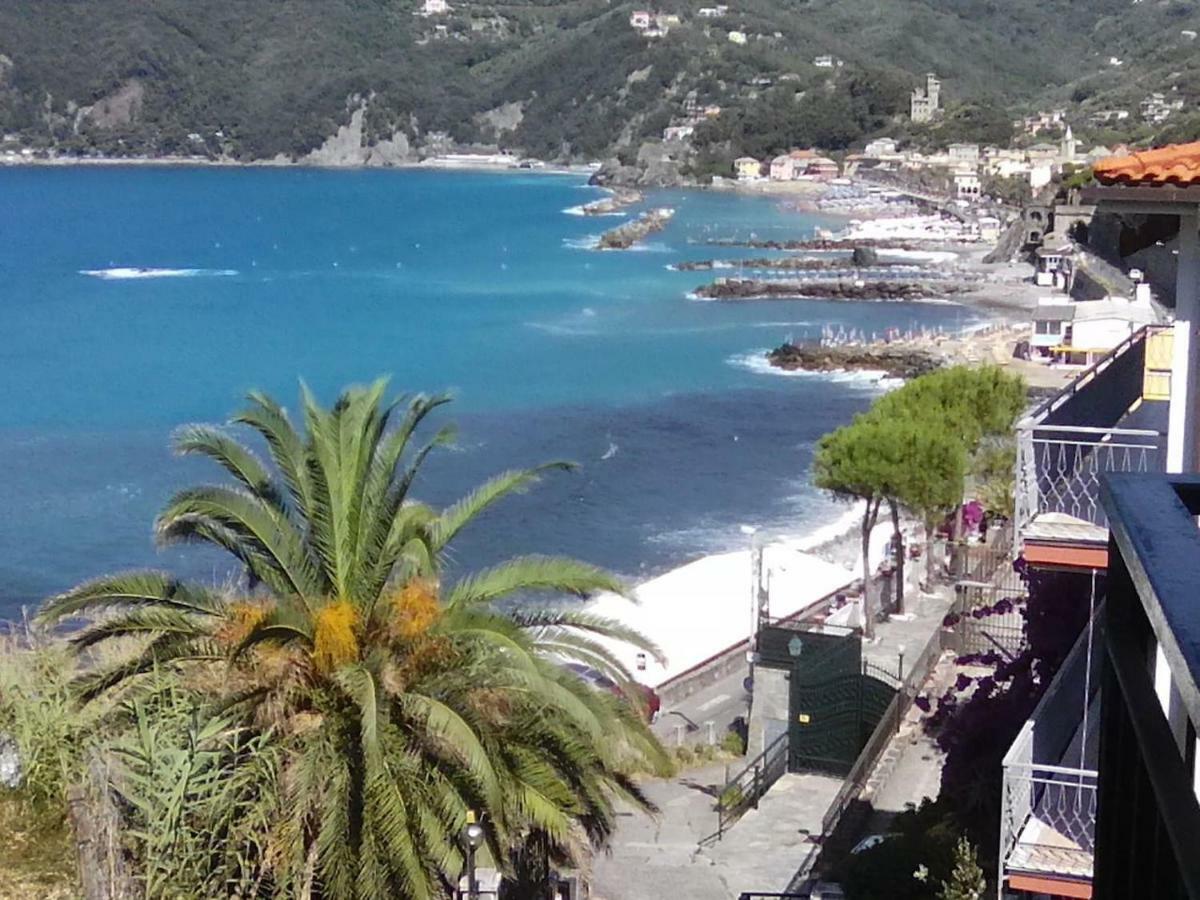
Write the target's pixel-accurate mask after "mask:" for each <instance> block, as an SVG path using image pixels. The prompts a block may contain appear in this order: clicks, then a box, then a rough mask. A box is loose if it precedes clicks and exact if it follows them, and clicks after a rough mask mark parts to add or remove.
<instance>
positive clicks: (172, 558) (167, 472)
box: [0, 167, 974, 618]
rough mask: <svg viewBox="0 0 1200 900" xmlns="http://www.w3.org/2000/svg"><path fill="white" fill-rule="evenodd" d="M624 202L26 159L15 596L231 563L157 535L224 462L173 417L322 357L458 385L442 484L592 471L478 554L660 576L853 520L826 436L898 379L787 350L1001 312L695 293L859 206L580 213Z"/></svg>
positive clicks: (328, 365)
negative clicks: (190, 448) (819, 482)
mask: <svg viewBox="0 0 1200 900" xmlns="http://www.w3.org/2000/svg"><path fill="white" fill-rule="evenodd" d="M599 196H601V194H600V192H599V191H598V190H596V189H594V188H589V187H587V185H586V184H585V181H584V179H583V178H581V177H578V176H557V175H541V174H477V173H459V172H426V171H352V172H334V171H320V170H305V169H187V168H151V167H116V168H111V167H91V168H89V167H80V168H10V169H0V384H2V385H3V391H0V618H3V617H13V616H15V615H17V614H18V613H19V609H20V607H21V606H23V605H30V606H32V605H34V604H36V603H37V602H39V601H40V600H41V599H42V598H44V597H45V596H47V595H49V594H52V593H54V592H57V591H61V590H63V589H65V588H68V587H70V586H71V585H73V584H75V583H77V582H79V581H80V580H83V579H86V578H90V577H93V576H96V575H100V574H104V573H107V572H112V571H116V570H123V569H128V568H134V567H141V566H147V565H150V566H159V567H166V568H169V569H172V570H174V571H177V572H180V573H182V574H185V575H189V576H194V577H198V578H202V579H205V580H209V581H211V580H218V581H219V580H223V579H225V578H227V577H228V575H229V568H228V565H227V562H226V561H225V560H224V559H223V558H221V557H220V556H218V555H216V554H214V553H211V552H206V551H204V550H202V549H199V548H194V547H188V548H172V549H169V550H165V551H162V550H158V549H156V548H155V546H154V544H153V541H152V538H151V523H152V520H153V517H154V515H155V513H156V512H157V511H158V510H159V509H160V507H161V506H162V505H163V503H164V502H165V500H166V499H167V498H168V497H169V496H170V494H171V493H172V492H173V491H174V490H177V489H178V488H180V487H181V486H184V485H188V484H192V483H196V482H198V481H204V480H208V479H218V478H219V473H218V472H216V471H215V470H213V469H212V468H210V467H208V466H206V465H204V464H203V463H202V462H199V461H195V460H180V459H176V458H173V457H172V455H171V454H170V452H169V449H168V438H169V435H170V433H171V431H172V429H173V428H175V427H177V426H179V425H180V424H182V423H187V422H195V421H208V422H220V421H223V420H225V419H226V418H227V417H228V416H229V415H230V414H231V413H232V412H233V411H235V410H236V409H237V408H238V406H239V403H240V402H241V399H242V398H243V396H244V395H245V393H246V392H247V391H249V390H252V389H262V390H265V391H268V392H270V393H272V394H275V395H277V396H278V397H280V398H283V399H284V401H285V402H287V403H288V404H290V405H291V406H292V407H293V408H294V407H295V405H296V400H297V394H298V387H299V384H300V382H301V380H303V381H304V382H306V383H307V384H308V385H310V386H311V387H312V388H313V390H314V391H316V393H317V394H318V395H319V396H321V397H322V398H324V399H327V400H328V399H332V398H333V397H334V396H335V395H336V393H337V391H338V389H339V388H340V387H341V386H343V385H346V384H350V383H354V382H363V381H368V380H372V379H374V378H376V377H378V376H380V375H388V376H390V377H391V383H392V386H393V387H394V388H395V390H396V391H426V392H435V391H443V390H450V391H452V392H453V394H454V396H455V397H456V401H455V403H454V404H453V405H452V406H451V407H450V408H449V410H448V412H447V413H446V414H445V416H444V418H445V419H447V420H449V419H453V420H454V421H456V422H457V424H458V426H459V431H460V436H459V442H458V446H457V447H456V448H455V449H454V450H453V451H452V452H447V453H445V454H443V455H442V456H441V457H440V458H438V459H435V460H434V461H433V462H431V463H430V464H429V466H428V467H427V471H426V473H425V476H424V478H423V480H422V481H421V482H420V483H419V484H418V493H419V494H420V495H421V496H422V497H424V498H426V499H428V500H430V501H433V502H437V503H442V502H448V501H450V500H452V499H453V498H454V497H456V496H457V495H458V494H460V493H461V492H463V491H465V490H467V489H468V488H469V487H470V486H472V485H473V484H475V483H477V482H479V481H480V480H482V479H483V478H485V477H487V476H488V475H490V474H492V473H494V472H497V471H499V470H502V469H505V468H508V467H512V466H523V465H530V464H534V463H539V462H543V461H547V460H557V459H565V460H572V461H574V462H577V463H579V464H580V467H581V468H580V469H579V470H578V471H577V472H575V473H571V474H556V475H554V476H552V477H550V478H548V479H547V480H546V481H545V482H544V483H543V484H542V485H541V486H539V487H538V488H537V489H536V490H534V491H533V492H531V493H530V494H528V495H525V496H522V497H519V498H516V499H515V500H513V501H511V502H509V503H507V504H506V505H504V506H503V507H500V508H497V509H496V510H495V511H494V512H492V513H489V514H488V515H487V516H486V517H485V518H484V519H482V520H481V521H480V522H478V523H477V525H476V526H475V528H474V530H473V531H470V532H468V533H466V534H465V535H464V537H463V539H462V541H461V542H460V543H459V544H458V546H457V548H456V552H455V556H454V565H455V566H458V567H461V568H464V569H465V568H475V567H480V566H484V565H488V564H490V563H493V562H496V561H498V560H499V559H502V558H505V557H507V556H509V555H512V554H516V553H524V552H540V553H565V554H571V555H574V556H578V557H581V558H583V559H586V560H589V561H591V562H594V563H598V564H601V565H604V566H608V567H611V568H612V569H614V570H616V571H618V572H620V573H622V574H624V575H626V576H629V577H631V578H640V577H644V576H647V575H650V574H654V573H657V572H661V571H663V570H665V569H667V568H670V567H672V566H674V565H678V564H681V563H683V562H687V561H689V560H691V559H694V558H696V557H698V556H701V555H704V554H707V553H711V552H715V551H719V550H724V549H730V548H733V547H739V546H742V545H744V542H745V537H744V535H743V534H742V533H741V531H740V526H742V525H746V524H752V525H755V526H759V527H765V528H768V529H770V530H773V531H778V532H785V533H789V534H803V533H804V532H806V531H809V530H812V529H813V528H815V527H817V526H818V525H820V524H822V523H824V522H826V521H828V520H829V519H830V518H831V517H832V516H833V515H836V513H837V509H836V507H835V505H834V504H833V503H832V501H831V500H830V499H829V498H827V497H825V496H823V495H821V494H820V493H819V492H817V491H815V490H814V489H813V488H812V487H811V486H810V485H809V482H808V474H807V473H808V469H809V465H810V461H811V451H812V447H813V445H814V442H815V441H816V440H817V439H818V438H819V437H820V436H821V435H822V434H823V433H824V432H826V431H828V430H830V429H831V428H834V427H835V426H837V425H838V424H840V423H843V422H845V421H847V420H849V419H850V418H851V417H852V416H853V415H854V414H855V413H856V412H858V411H860V410H862V409H864V408H865V407H866V406H867V404H869V403H870V401H871V399H872V398H873V397H874V396H876V394H877V393H878V391H879V387H878V385H876V384H874V383H873V382H872V381H871V380H870V379H866V378H862V377H845V376H842V377H838V376H817V375H805V374H802V375H793V376H787V375H783V374H780V373H776V372H772V371H771V370H770V369H769V368H767V367H766V366H765V365H764V364H763V361H762V358H761V357H762V353H763V352H764V351H765V350H766V349H767V348H769V347H771V346H774V345H777V344H778V343H780V342H781V341H783V340H784V339H785V338H788V337H797V338H798V337H803V336H805V335H816V334H818V333H819V332H820V330H821V329H822V328H823V327H825V326H832V327H834V328H838V327H841V328H858V329H864V330H865V331H868V332H870V331H882V330H883V329H885V328H888V327H892V326H899V327H902V328H909V327H944V328H946V329H952V328H957V327H961V326H963V325H967V324H969V323H971V322H972V321H973V320H974V319H973V316H972V314H970V313H969V312H968V311H966V310H964V309H962V308H960V307H957V306H953V305H935V304H927V305H925V304H893V303H832V302H831V303H824V302H805V301H762V302H747V303H738V304H725V303H713V302H703V301H697V300H693V299H689V292H690V291H691V290H692V289H694V288H695V287H697V286H698V285H700V284H703V283H704V282H705V281H706V280H708V279H709V278H711V277H712V275H713V274H714V273H709V272H678V271H672V270H670V269H669V268H668V266H669V264H671V263H673V262H678V261H682V260H688V259H705V258H711V257H713V256H717V257H728V258H733V257H737V256H739V255H744V254H745V252H746V251H739V250H737V249H735V248H713V247H708V246H705V245H704V243H703V242H704V241H705V240H706V239H709V238H723V237H749V236H750V235H757V236H758V237H777V238H787V237H803V236H805V235H807V234H809V233H811V232H812V230H813V228H814V227H816V226H818V225H829V224H836V223H831V222H829V221H822V220H820V219H818V218H816V217H814V216H811V215H804V214H800V213H797V212H795V211H791V210H788V209H786V208H783V207H782V206H781V205H780V204H779V203H778V202H776V201H772V200H769V199H764V198H748V197H740V196H734V195H729V194H718V193H712V192H663V193H658V194H652V195H651V196H649V197H648V198H647V205H655V206H661V205H666V206H672V207H674V208H675V209H676V210H677V214H676V217H675V219H674V220H673V221H672V222H671V224H670V225H669V227H668V228H667V229H666V230H665V231H664V232H662V233H660V234H657V235H654V236H653V237H652V238H651V239H650V241H649V242H648V243H647V244H646V245H645V246H642V247H639V248H637V249H636V250H634V251H629V252H598V251H595V250H591V249H588V245H589V243H590V241H591V240H592V238H593V237H594V236H595V235H596V234H597V233H598V232H600V231H602V230H604V229H606V228H609V227H612V226H614V225H616V224H619V223H620V222H621V221H622V220H621V219H620V218H615V217H613V218H587V217H582V216H579V215H572V214H570V210H572V208H574V207H577V206H578V205H580V204H582V203H586V202H587V201H589V200H592V199H595V198H597V197H599ZM754 255H759V254H758V252H757V251H754ZM716 274H719V273H716Z"/></svg>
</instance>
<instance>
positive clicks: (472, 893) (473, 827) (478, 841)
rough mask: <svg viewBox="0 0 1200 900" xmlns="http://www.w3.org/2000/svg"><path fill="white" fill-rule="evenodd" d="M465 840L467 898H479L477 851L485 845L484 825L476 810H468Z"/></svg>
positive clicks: (477, 899) (463, 832) (475, 899)
mask: <svg viewBox="0 0 1200 900" xmlns="http://www.w3.org/2000/svg"><path fill="white" fill-rule="evenodd" d="M462 834H463V842H464V843H465V844H466V845H467V898H468V900H479V882H478V881H477V880H476V879H475V851H476V850H478V849H479V848H480V847H482V846H483V826H482V825H480V824H479V823H478V822H476V821H475V810H473V809H470V810H467V824H466V825H464V826H463V831H462Z"/></svg>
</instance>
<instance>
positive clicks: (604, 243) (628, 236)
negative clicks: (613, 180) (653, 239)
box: [596, 207, 675, 250]
mask: <svg viewBox="0 0 1200 900" xmlns="http://www.w3.org/2000/svg"><path fill="white" fill-rule="evenodd" d="M673 215H675V210H673V209H670V208H669V207H661V208H659V209H651V210H647V211H646V212H644V213H642V214H641V215H640V216H638V217H637V218H636V219H634V220H633V221H632V222H626V223H625V224H624V225H618V226H617V227H616V228H614V229H612V230H611V231H606V232H604V234H602V235H600V241H599V242H598V243H597V245H596V246H597V247H598V249H600V250H628V249H629V248H630V247H632V246H633V245H634V244H636V243H637V242H638V241H640V240H644V239H645V238H646V237H647V236H648V235H651V234H654V233H655V232H656V231H662V230H663V229H664V228H666V227H667V223H668V222H670V221H671V217H672V216H673Z"/></svg>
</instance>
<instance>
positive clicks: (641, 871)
mask: <svg viewBox="0 0 1200 900" xmlns="http://www.w3.org/2000/svg"><path fill="white" fill-rule="evenodd" d="M724 777H725V769H724V766H709V767H706V768H703V769H696V770H692V771H690V772H687V773H684V774H682V775H680V776H679V777H678V778H676V779H673V780H670V781H662V782H653V783H651V784H649V785H646V793H647V794H649V795H650V797H651V798H652V799H653V800H654V801H655V802H656V803H657V804H658V805H659V807H660V808H661V809H662V815H661V816H660V817H659V819H658V820H657V821H655V820H651V819H649V818H647V817H645V816H640V815H634V814H629V815H628V816H622V819H621V823H620V825H619V827H618V830H617V834H616V837H615V840H614V842H613V847H612V850H611V851H610V852H609V853H607V854H605V855H604V856H602V857H600V858H598V859H597V860H596V861H595V864H594V868H593V873H592V885H591V889H592V897H593V898H596V900H646V898H650V897H665V898H680V900H682V898H687V900H736V898H737V897H738V896H739V895H740V894H741V893H742V892H743V891H769V892H781V891H783V890H784V889H785V888H786V887H787V885H788V884H789V882H791V880H792V878H793V876H794V875H795V873H796V871H797V870H798V869H800V868H801V867H802V866H804V864H805V862H806V860H809V859H810V857H812V856H815V851H816V849H817V847H816V845H815V844H814V843H812V842H811V840H810V835H817V836H819V835H820V833H821V818H822V816H823V815H824V814H825V810H826V809H828V808H829V804H830V802H831V801H832V800H833V798H834V796H835V795H836V794H837V791H838V789H839V788H840V787H841V780H840V779H837V778H829V777H824V776H820V775H785V776H784V777H783V778H781V779H780V780H779V781H778V782H777V783H776V784H775V786H774V787H772V788H771V790H770V791H769V792H768V793H767V795H766V796H765V797H764V798H763V799H762V801H761V803H760V804H759V808H758V809H757V810H751V811H750V812H748V813H747V814H746V815H745V816H743V817H742V819H741V821H739V822H737V823H736V824H735V825H734V826H733V827H732V828H731V829H730V830H729V831H728V832H727V833H726V835H725V837H724V839H723V840H721V841H720V842H718V843H716V844H713V845H712V846H710V847H708V848H706V849H704V850H700V849H699V848H698V846H697V844H698V842H699V841H700V840H701V839H702V838H704V837H707V836H708V835H710V834H712V833H713V832H714V831H715V830H716V827H717V814H716V809H715V806H714V802H715V801H714V797H715V795H716V792H717V791H718V790H719V789H720V786H721V785H722V784H723V783H724Z"/></svg>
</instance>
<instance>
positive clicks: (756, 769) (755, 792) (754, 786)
mask: <svg viewBox="0 0 1200 900" xmlns="http://www.w3.org/2000/svg"><path fill="white" fill-rule="evenodd" d="M760 777H761V776H760V774H759V767H758V766H755V767H754V781H753V782H752V787H751V790H752V791H753V795H754V809H758V792H759V779H760Z"/></svg>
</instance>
